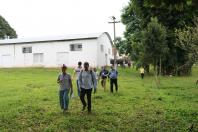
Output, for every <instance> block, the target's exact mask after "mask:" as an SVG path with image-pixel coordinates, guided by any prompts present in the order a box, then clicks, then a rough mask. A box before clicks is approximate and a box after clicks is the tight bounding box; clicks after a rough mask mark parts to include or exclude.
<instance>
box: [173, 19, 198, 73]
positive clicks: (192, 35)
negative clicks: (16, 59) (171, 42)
mask: <svg viewBox="0 0 198 132" xmlns="http://www.w3.org/2000/svg"><path fill="white" fill-rule="evenodd" d="M195 25H196V26H195V27H194V28H192V27H186V28H185V29H179V30H176V34H177V46H178V47H180V48H181V49H182V50H184V51H185V52H186V53H187V57H188V61H186V63H185V64H184V65H181V66H180V67H178V69H177V71H178V72H179V71H180V70H181V69H189V67H192V65H193V64H194V63H196V62H197V61H198V20H197V19H196V21H195ZM188 74H190V73H189V72H188Z"/></svg>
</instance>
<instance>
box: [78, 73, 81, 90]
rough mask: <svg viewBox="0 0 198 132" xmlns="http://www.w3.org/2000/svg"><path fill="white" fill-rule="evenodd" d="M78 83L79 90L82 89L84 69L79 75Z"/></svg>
mask: <svg viewBox="0 0 198 132" xmlns="http://www.w3.org/2000/svg"><path fill="white" fill-rule="evenodd" d="M78 85H79V90H81V85H82V71H80V73H79V76H78Z"/></svg>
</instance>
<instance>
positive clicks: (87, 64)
mask: <svg viewBox="0 0 198 132" xmlns="http://www.w3.org/2000/svg"><path fill="white" fill-rule="evenodd" d="M84 68H85V70H86V71H87V70H88V69H89V63H88V62H85V63H84Z"/></svg>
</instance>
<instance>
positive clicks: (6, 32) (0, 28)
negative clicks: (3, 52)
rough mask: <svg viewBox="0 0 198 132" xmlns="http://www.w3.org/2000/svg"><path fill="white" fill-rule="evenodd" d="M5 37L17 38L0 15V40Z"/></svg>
mask: <svg viewBox="0 0 198 132" xmlns="http://www.w3.org/2000/svg"><path fill="white" fill-rule="evenodd" d="M5 37H9V38H17V34H16V31H15V30H14V29H13V28H12V27H11V26H10V25H9V23H8V22H7V21H6V20H5V19H4V18H3V17H2V16H1V15H0V39H4V38H5Z"/></svg>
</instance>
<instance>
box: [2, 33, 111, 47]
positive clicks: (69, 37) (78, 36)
mask: <svg viewBox="0 0 198 132" xmlns="http://www.w3.org/2000/svg"><path fill="white" fill-rule="evenodd" d="M104 33H105V34H107V36H108V37H110V36H109V34H108V33H107V32H103V33H90V34H75V35H65V36H53V37H40V38H17V39H5V40H0V45H5V44H6V45H7V44H21V43H36V42H50V41H69V40H82V39H96V38H98V37H100V36H101V35H102V34H104ZM110 41H111V39H110Z"/></svg>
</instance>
